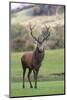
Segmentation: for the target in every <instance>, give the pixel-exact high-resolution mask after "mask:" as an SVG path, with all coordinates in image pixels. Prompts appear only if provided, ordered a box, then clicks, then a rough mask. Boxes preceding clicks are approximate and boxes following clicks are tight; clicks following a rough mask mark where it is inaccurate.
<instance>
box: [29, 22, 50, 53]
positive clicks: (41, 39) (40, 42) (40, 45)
mask: <svg viewBox="0 0 67 100" xmlns="http://www.w3.org/2000/svg"><path fill="white" fill-rule="evenodd" d="M29 26H30V33H31V36H32V37H33V38H34V40H35V41H36V42H37V48H38V50H39V51H40V52H42V51H44V48H45V44H44V41H45V40H47V39H48V37H49V36H50V33H49V27H47V26H45V27H43V28H42V34H41V35H39V36H38V38H36V37H35V36H34V35H33V28H34V26H32V25H31V24H30V25H29ZM44 29H46V30H44Z"/></svg>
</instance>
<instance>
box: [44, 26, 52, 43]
mask: <svg viewBox="0 0 67 100" xmlns="http://www.w3.org/2000/svg"><path fill="white" fill-rule="evenodd" d="M44 26H45V28H46V29H47V31H45V32H44V33H43V34H44V39H43V40H42V42H43V41H44V40H47V38H48V37H49V36H50V33H49V32H48V30H49V27H47V25H44ZM46 32H47V36H46V37H45V33H46Z"/></svg>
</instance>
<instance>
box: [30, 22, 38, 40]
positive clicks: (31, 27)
mask: <svg viewBox="0 0 67 100" xmlns="http://www.w3.org/2000/svg"><path fill="white" fill-rule="evenodd" d="M29 26H30V31H31V36H32V37H33V38H34V39H35V40H36V41H37V42H39V41H38V39H37V38H36V37H35V36H34V35H33V33H32V29H33V28H34V27H35V25H34V26H32V25H31V23H30V24H29Z"/></svg>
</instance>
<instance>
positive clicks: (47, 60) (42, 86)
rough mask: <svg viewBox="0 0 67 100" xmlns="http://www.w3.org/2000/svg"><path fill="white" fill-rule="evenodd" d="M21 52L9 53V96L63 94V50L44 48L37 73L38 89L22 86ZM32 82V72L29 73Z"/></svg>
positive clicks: (27, 85)
mask: <svg viewBox="0 0 67 100" xmlns="http://www.w3.org/2000/svg"><path fill="white" fill-rule="evenodd" d="M22 55H23V52H20V53H17V52H15V53H11V96H34V95H50V94H64V50H63V49H55V50H46V52H45V57H44V60H43V62H42V65H41V68H40V72H39V75H38V89H34V88H33V89H29V83H28V80H27V77H25V79H26V88H25V89H23V88H22V67H21V61H20V59H21V56H22ZM31 79H32V83H33V84H34V82H33V74H32V75H31Z"/></svg>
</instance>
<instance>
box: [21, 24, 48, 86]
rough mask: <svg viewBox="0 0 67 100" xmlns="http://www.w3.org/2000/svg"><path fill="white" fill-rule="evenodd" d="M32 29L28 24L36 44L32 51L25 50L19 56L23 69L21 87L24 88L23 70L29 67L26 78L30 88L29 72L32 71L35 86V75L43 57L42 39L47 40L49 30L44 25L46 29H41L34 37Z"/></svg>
mask: <svg viewBox="0 0 67 100" xmlns="http://www.w3.org/2000/svg"><path fill="white" fill-rule="evenodd" d="M32 29H33V28H32V27H31V25H30V32H31V36H32V37H33V38H34V40H35V41H36V42H37V46H36V48H35V50H34V51H33V52H27V53H25V54H23V56H22V57H21V63H22V69H23V88H25V84H24V83H25V80H24V78H25V72H26V69H27V68H28V69H29V72H28V80H29V83H30V88H33V86H32V84H31V80H30V74H31V72H32V71H33V74H34V80H35V88H37V76H38V72H39V68H40V66H41V63H42V60H43V58H44V49H45V46H44V41H45V40H47V38H48V36H49V32H48V30H49V29H48V28H47V27H46V31H45V32H44V31H42V35H40V36H39V37H38V38H36V37H35V36H34V35H33V34H32ZM45 35H46V36H45ZM41 36H43V38H41Z"/></svg>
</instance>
